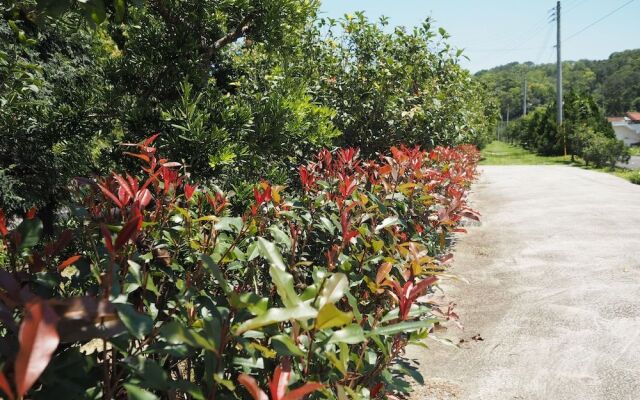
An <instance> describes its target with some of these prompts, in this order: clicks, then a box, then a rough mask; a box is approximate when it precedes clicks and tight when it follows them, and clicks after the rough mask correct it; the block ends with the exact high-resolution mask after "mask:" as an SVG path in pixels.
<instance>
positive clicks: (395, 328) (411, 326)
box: [373, 319, 438, 336]
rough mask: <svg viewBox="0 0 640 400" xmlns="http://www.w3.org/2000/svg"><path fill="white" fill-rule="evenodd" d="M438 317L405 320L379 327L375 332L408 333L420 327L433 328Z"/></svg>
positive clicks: (384, 334)
mask: <svg viewBox="0 0 640 400" xmlns="http://www.w3.org/2000/svg"><path fill="white" fill-rule="evenodd" d="M437 321H438V320H437V319H424V320H421V321H404V322H400V323H397V324H392V325H386V326H382V327H378V328H376V329H374V330H373V333H375V334H377V335H381V336H393V335H396V334H398V333H408V332H413V331H417V330H419V329H424V328H431V327H432V326H433V324H434V323H435V322H437Z"/></svg>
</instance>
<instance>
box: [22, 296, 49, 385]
mask: <svg viewBox="0 0 640 400" xmlns="http://www.w3.org/2000/svg"><path fill="white" fill-rule="evenodd" d="M57 322H58V316H57V315H56V313H55V312H54V311H53V309H52V308H51V307H50V306H49V305H48V304H46V303H44V302H43V301H40V300H37V301H35V302H32V303H29V304H27V306H26V307H25V318H24V319H23V321H22V325H20V334H19V341H20V350H19V352H18V356H17V357H16V363H15V381H16V389H17V393H16V394H17V395H18V397H23V396H24V395H25V393H27V391H29V389H30V388H31V386H33V384H34V383H35V382H36V380H37V379H38V378H39V377H40V374H42V371H44V369H45V368H46V367H47V365H48V364H49V361H50V360H51V356H52V355H53V352H54V351H55V350H56V348H57V347H58V343H59V342H60V337H59V336H58V331H57V330H56V324H57Z"/></svg>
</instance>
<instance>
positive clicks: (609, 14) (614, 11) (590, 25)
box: [563, 0, 636, 42]
mask: <svg viewBox="0 0 640 400" xmlns="http://www.w3.org/2000/svg"><path fill="white" fill-rule="evenodd" d="M634 1H636V0H629V1H627V2H626V3H624V4H623V5H621V6H620V7H618V8H616V9H615V10H613V11H611V12H610V13H608V14H606V15H604V16H603V17H601V18H599V19H597V20H595V21H593V22H592V23H590V24H589V25H587V26H585V27H584V28H582V29H580V30H579V31H578V32H576V33H574V34H572V35H570V36H569V37H567V38H565V39H564V40H563V42H566V41H567V40H569V39H572V38H574V37H576V36H578V35H579V34H581V33H582V32H584V31H586V30H587V29H589V28H591V27H592V26H594V25H595V24H597V23H599V22H602V21H603V20H605V19H607V18H609V17H610V16H612V15H613V14H615V13H616V12H618V11H620V10H622V9H623V8H624V7H626V6H628V5H629V4H631V3H633V2H634Z"/></svg>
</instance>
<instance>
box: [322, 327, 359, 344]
mask: <svg viewBox="0 0 640 400" xmlns="http://www.w3.org/2000/svg"><path fill="white" fill-rule="evenodd" d="M364 341H365V337H364V332H363V330H362V327H361V326H360V325H357V324H351V325H349V326H346V327H344V328H342V329H340V330H339V331H335V332H333V335H331V339H329V343H346V344H357V343H362V342H364Z"/></svg>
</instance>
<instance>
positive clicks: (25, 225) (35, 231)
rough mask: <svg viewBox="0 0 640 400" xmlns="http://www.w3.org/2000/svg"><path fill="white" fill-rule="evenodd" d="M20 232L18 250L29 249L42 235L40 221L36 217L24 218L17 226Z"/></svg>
mask: <svg viewBox="0 0 640 400" xmlns="http://www.w3.org/2000/svg"><path fill="white" fill-rule="evenodd" d="M17 231H18V233H20V239H21V242H20V245H19V246H18V251H22V250H25V249H30V248H32V247H33V246H35V245H36V244H38V242H39V241H40V236H41V235H42V221H40V220H39V219H38V218H34V219H25V220H24V221H22V223H21V224H20V225H18V228H17Z"/></svg>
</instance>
